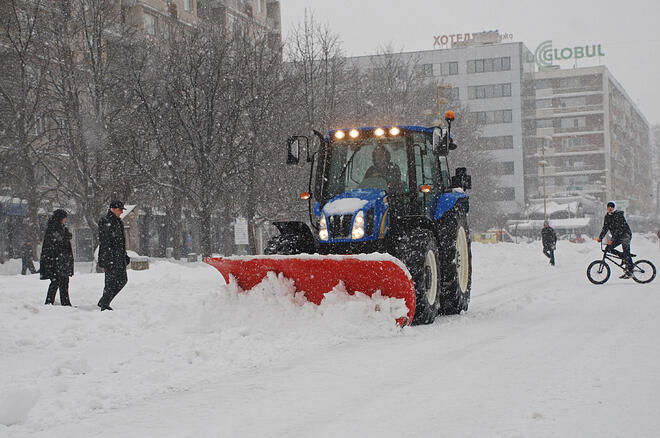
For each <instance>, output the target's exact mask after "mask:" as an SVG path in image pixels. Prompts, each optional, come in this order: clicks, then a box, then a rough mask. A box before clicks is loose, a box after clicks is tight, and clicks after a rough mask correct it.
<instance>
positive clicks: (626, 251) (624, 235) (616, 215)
mask: <svg viewBox="0 0 660 438" xmlns="http://www.w3.org/2000/svg"><path fill="white" fill-rule="evenodd" d="M615 208H616V204H615V203H614V201H610V202H608V203H607V214H605V220H604V221H603V229H602V230H601V232H600V235H599V236H598V241H599V242H600V241H601V240H603V237H605V234H607V232H608V231H609V232H610V234H611V235H612V239H611V240H610V241H609V242H608V243H607V247H606V248H605V249H606V250H607V251H610V252H612V253H614V254H617V255H618V256H619V257H621V258H622V259H623V263H624V265H625V267H626V272H625V273H624V274H623V275H622V276H621V278H630V277H631V271H632V266H633V261H632V257H630V239H632V231H631V230H630V226H629V225H628V222H626V218H625V217H624V215H623V211H621V210H615ZM619 245H621V246H622V247H623V252H621V251H617V250H615V249H614V248H616V247H617V246H619Z"/></svg>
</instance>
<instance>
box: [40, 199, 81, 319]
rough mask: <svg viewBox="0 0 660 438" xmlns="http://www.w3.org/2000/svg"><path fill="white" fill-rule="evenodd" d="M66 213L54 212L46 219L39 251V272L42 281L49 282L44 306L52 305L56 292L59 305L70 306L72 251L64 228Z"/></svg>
mask: <svg viewBox="0 0 660 438" xmlns="http://www.w3.org/2000/svg"><path fill="white" fill-rule="evenodd" d="M66 217H67V213H66V211H64V210H59V209H58V210H55V211H54V212H53V214H52V216H51V217H50V218H49V219H48V224H47V225H46V234H45V235H44V242H43V246H42V249H41V259H40V260H39V265H40V266H39V272H40V273H41V279H42V280H50V285H49V286H48V293H47V294H46V303H45V304H54V303H55V295H56V294H57V290H58V289H59V291H60V303H61V304H62V305H63V306H70V305H71V301H69V277H71V276H73V250H72V249H71V237H72V236H71V233H70V232H69V230H68V229H67V228H66V226H65V223H66Z"/></svg>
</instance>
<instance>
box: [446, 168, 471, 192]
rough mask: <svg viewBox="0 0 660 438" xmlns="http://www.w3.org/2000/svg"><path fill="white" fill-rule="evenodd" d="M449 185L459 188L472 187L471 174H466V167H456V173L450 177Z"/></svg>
mask: <svg viewBox="0 0 660 438" xmlns="http://www.w3.org/2000/svg"><path fill="white" fill-rule="evenodd" d="M451 186H452V188H460V189H463V190H469V189H471V188H472V176H470V175H468V174H467V169H466V168H465V167H457V168H456V175H454V176H452V177H451Z"/></svg>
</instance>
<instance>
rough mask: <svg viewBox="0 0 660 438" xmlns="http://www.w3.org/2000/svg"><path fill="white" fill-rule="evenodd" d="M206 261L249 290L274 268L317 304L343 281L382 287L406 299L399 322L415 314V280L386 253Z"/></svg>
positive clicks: (354, 287)
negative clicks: (406, 310) (403, 313)
mask: <svg viewBox="0 0 660 438" xmlns="http://www.w3.org/2000/svg"><path fill="white" fill-rule="evenodd" d="M204 261H205V262H206V263H208V264H209V265H211V266H213V267H215V268H216V269H217V270H218V271H220V273H221V274H222V276H223V277H224V278H225V281H226V282H227V284H229V276H230V275H232V276H233V277H234V278H235V279H236V282H237V283H238V285H239V286H240V287H241V289H243V290H245V291H247V290H250V289H252V288H253V287H254V286H256V285H257V284H259V283H260V282H261V281H262V280H263V279H264V278H265V277H266V274H267V273H268V272H270V271H272V272H275V273H278V274H280V273H281V274H282V275H284V277H286V278H289V279H291V280H293V281H294V282H295V286H296V289H297V290H299V291H304V294H305V298H307V301H311V302H312V303H315V304H321V301H322V300H323V297H324V295H325V294H326V293H328V292H330V291H331V290H332V289H333V288H334V287H335V286H336V285H337V284H338V283H339V282H340V281H342V282H343V283H344V285H345V286H346V290H347V291H348V293H350V294H353V293H355V292H362V293H364V294H366V295H368V296H372V295H373V294H374V293H375V292H376V291H378V290H380V292H381V295H382V296H385V297H390V298H401V299H403V300H404V301H405V303H406V307H408V314H407V316H406V317H401V318H397V320H396V321H397V323H398V324H399V325H408V324H410V323H411V322H412V320H413V316H414V315H415V284H414V283H413V281H412V278H411V277H410V274H409V273H408V270H407V269H406V268H405V267H403V264H402V263H401V262H399V261H398V259H396V258H394V257H391V256H388V255H385V254H379V255H377V256H376V255H361V256H360V255H358V256H355V255H351V256H332V255H331V256H320V255H291V256H282V255H276V256H245V257H217V258H207V259H205V260H204Z"/></svg>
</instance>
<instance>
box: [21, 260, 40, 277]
mask: <svg viewBox="0 0 660 438" xmlns="http://www.w3.org/2000/svg"><path fill="white" fill-rule="evenodd" d="M27 270H30V273H31V274H34V273H36V272H37V270H36V269H34V263H32V260H26V259H23V263H22V264H21V274H22V275H25V272H26V271H27Z"/></svg>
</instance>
